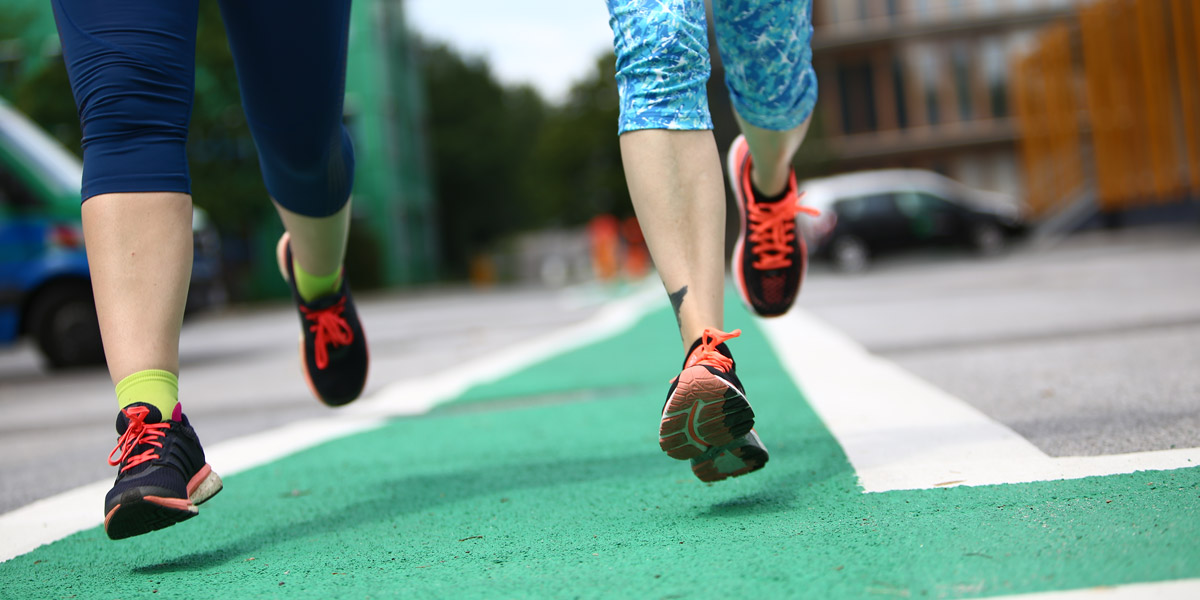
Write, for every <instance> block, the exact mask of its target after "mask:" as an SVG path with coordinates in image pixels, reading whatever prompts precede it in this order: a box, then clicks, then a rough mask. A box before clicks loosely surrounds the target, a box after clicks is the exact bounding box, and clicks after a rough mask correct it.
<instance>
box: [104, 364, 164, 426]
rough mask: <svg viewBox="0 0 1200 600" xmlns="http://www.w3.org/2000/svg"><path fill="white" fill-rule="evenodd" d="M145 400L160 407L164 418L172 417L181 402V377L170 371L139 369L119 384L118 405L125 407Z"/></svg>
mask: <svg viewBox="0 0 1200 600" xmlns="http://www.w3.org/2000/svg"><path fill="white" fill-rule="evenodd" d="M135 402H145V403H146V404H151V405H153V406H155V407H157V408H158V412H159V413H161V414H162V418H163V420H167V419H170V418H171V416H172V415H173V414H174V413H175V407H176V406H177V405H178V404H179V378H178V377H176V376H175V374H174V373H172V372H170V371H161V370H158V369H147V370H145V371H138V372H137V373H134V374H133V375H129V376H128V377H126V378H124V379H122V380H121V382H120V383H118V384H117V406H119V407H120V408H122V409H123V408H125V407H127V406H129V405H130V404H133V403H135Z"/></svg>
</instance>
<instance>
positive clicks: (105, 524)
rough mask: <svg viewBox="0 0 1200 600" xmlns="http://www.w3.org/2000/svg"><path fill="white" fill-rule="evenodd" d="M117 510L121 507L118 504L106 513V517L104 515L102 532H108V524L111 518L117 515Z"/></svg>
mask: <svg viewBox="0 0 1200 600" xmlns="http://www.w3.org/2000/svg"><path fill="white" fill-rule="evenodd" d="M118 508H121V505H120V504H118V505H116V506H114V507H112V510H110V511H108V514H107V515H104V530H105V531H107V530H108V522H109V521H111V520H112V518H113V515H115V514H117V509H118Z"/></svg>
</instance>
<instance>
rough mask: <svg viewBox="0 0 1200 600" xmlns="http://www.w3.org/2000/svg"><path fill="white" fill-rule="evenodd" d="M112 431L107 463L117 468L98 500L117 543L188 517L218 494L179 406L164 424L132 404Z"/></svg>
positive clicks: (151, 410) (152, 410)
mask: <svg viewBox="0 0 1200 600" xmlns="http://www.w3.org/2000/svg"><path fill="white" fill-rule="evenodd" d="M117 433H118V434H120V437H119V438H117V447H116V448H113V451H112V452H111V453H110V454H109V455H108V464H110V465H113V466H118V465H119V466H120V470H119V471H118V472H117V480H116V482H114V483H113V487H112V489H111V490H109V492H108V496H106V497H105V499H104V531H105V533H107V534H108V537H110V538H112V539H114V540H119V539H122V538H127V537H131V536H135V535H141V534H143V533H148V532H151V531H154V530H156V529H162V528H163V527H169V526H171V525H174V524H176V523H178V522H180V521H184V520H186V519H190V518H192V517H194V516H196V514H197V512H198V510H197V509H196V506H197V505H199V504H202V503H204V502H205V501H206V500H208V499H209V498H212V497H213V496H215V495H216V494H217V492H219V491H221V478H220V477H218V476H217V474H216V473H214V472H213V470H212V467H210V466H209V465H208V463H206V462H204V449H203V448H201V447H200V439H199V438H197V437H196V432H195V431H194V430H193V429H192V426H191V425H190V424H188V419H187V417H186V416H184V414H183V409H182V408H181V407H180V406H179V405H176V407H175V413H174V414H173V415H171V418H170V419H167V420H165V421H164V420H163V418H162V415H161V414H160V413H159V411H158V409H157V408H156V407H154V406H152V405H150V404H144V403H141V402H139V403H136V404H132V405H130V406H128V407H126V408H124V409H123V410H121V412H120V413H119V414H118V415H117ZM114 457H116V458H115V459H114Z"/></svg>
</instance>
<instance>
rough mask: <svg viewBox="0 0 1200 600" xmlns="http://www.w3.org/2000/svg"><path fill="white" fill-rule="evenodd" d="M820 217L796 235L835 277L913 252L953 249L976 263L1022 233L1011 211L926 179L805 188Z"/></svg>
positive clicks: (999, 199) (863, 179)
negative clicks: (976, 257) (968, 253)
mask: <svg viewBox="0 0 1200 600" xmlns="http://www.w3.org/2000/svg"><path fill="white" fill-rule="evenodd" d="M803 189H804V191H805V197H804V203H805V204H808V205H810V206H814V207H816V208H818V209H820V210H821V211H822V215H821V216H820V217H818V218H816V219H814V220H813V221H812V222H810V223H808V224H807V226H806V227H805V228H804V230H805V233H806V236H807V239H808V241H809V252H810V253H811V255H812V256H813V257H814V258H817V259H828V260H829V261H830V262H832V263H833V265H834V266H835V267H836V268H838V269H839V270H842V271H851V272H853V271H861V270H863V269H865V268H866V267H867V265H868V263H869V262H870V261H871V260H872V259H873V258H875V257H877V256H880V255H883V254H888V253H897V252H901V251H905V250H910V249H916V248H929V247H937V246H958V247H965V248H971V249H974V250H975V251H976V252H977V253H979V254H980V255H983V256H991V255H995V254H997V253H999V252H1000V251H1002V250H1003V249H1004V248H1005V247H1006V246H1007V245H1008V242H1009V241H1010V240H1011V239H1012V238H1013V237H1014V236H1017V235H1020V234H1021V233H1022V232H1023V230H1024V225H1023V222H1022V220H1021V218H1020V211H1019V208H1018V206H1017V203H1016V202H1015V201H1013V200H1012V199H1011V198H1009V197H1007V196H1005V195H1003V194H998V193H995V192H984V191H981V190H974V189H971V188H968V187H966V186H964V185H962V184H960V183H958V182H955V181H953V180H950V179H947V178H945V177H942V176H941V175H937V174H936V173H932V172H929V171H917V170H890V171H869V172H863V173H853V174H849V175H841V176H837V177H831V178H827V179H821V180H812V181H809V182H805V184H804V186H803Z"/></svg>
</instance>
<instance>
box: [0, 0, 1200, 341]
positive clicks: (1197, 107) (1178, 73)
mask: <svg viewBox="0 0 1200 600" xmlns="http://www.w3.org/2000/svg"><path fill="white" fill-rule="evenodd" d="M478 4H479V3H474V2H465V1H444V2H437V1H435V0H409V1H399V0H356V1H355V3H354V9H353V18H352V36H351V42H350V54H349V71H348V76H347V83H346V105H345V106H346V109H345V112H346V115H345V119H346V122H347V124H348V125H349V126H350V127H351V129H352V133H353V135H354V139H355V145H356V150H357V157H358V163H357V173H356V185H355V190H354V216H355V224H354V227H353V228H352V237H351V241H350V248H349V258H348V261H347V268H348V270H349V272H350V278H351V279H352V280H353V281H354V283H355V286H356V289H358V290H361V291H366V290H371V289H381V288H401V287H404V288H412V287H418V286H430V285H435V284H446V283H451V284H452V283H456V282H471V283H474V284H476V285H490V284H497V283H509V282H516V283H535V284H538V285H552V286H563V285H567V284H571V283H578V282H586V281H593V280H596V279H602V280H615V279H620V278H622V277H624V278H629V279H637V278H640V277H643V276H645V274H646V273H647V272H648V269H649V268H650V266H649V262H648V257H647V256H646V254H645V250H644V245H643V244H642V241H641V237H640V234H639V233H638V230H637V226H636V222H635V221H633V220H632V208H631V206H630V203H629V199H628V193H627V191H626V189H625V184H624V176H623V172H622V169H621V162H620V155H619V151H618V147H617V137H616V120H617V111H618V108H617V91H616V86H615V84H614V82H613V58H612V55H611V44H610V33H609V31H608V28H607V23H606V14H605V10H604V7H603V4H602V3H600V2H594V3H591V4H594V6H593V5H587V6H561V4H563V3H555V2H538V1H536V0H526V1H523V2H515V3H505V5H504V6H503V7H492V6H487V7H484V6H478ZM566 4H573V3H566ZM0 10H2V11H3V19H0V97H3V99H4V101H3V104H0V108H3V109H4V111H5V112H3V113H0V116H2V117H3V119H0V125H3V127H4V130H3V131H0V143H2V144H3V147H0V184H2V188H3V190H2V193H0V200H2V203H0V249H2V250H3V253H4V254H3V255H2V257H3V259H4V260H10V259H14V257H17V258H18V259H20V260H21V261H24V263H25V264H24V266H22V267H14V266H11V265H9V266H4V267H0V272H3V273H8V274H9V275H8V276H9V278H10V279H20V280H21V281H22V282H23V283H12V282H6V283H5V287H3V293H4V294H5V295H6V296H9V298H7V299H6V300H8V304H9V308H10V310H8V312H7V313H6V314H5V315H3V316H2V317H0V339H2V338H12V337H14V336H16V335H17V334H19V333H21V332H27V333H33V334H35V335H38V332H39V331H44V330H45V331H44V333H43V334H41V335H42V336H44V337H53V335H59V336H60V337H61V336H62V335H64V333H63V332H69V331H78V330H77V329H76V330H72V329H71V327H76V328H79V327H86V323H83V324H80V320H81V319H82V320H85V319H83V317H80V318H79V319H76V320H75V321H72V320H71V319H70V318H67V317H64V316H62V314H70V311H71V310H74V311H75V312H76V313H86V312H87V311H86V310H85V309H84V308H82V307H83V305H84V304H86V298H84V299H80V298H81V296H86V295H87V294H88V291H87V290H86V288H85V287H84V288H81V287H79V286H78V285H74V287H72V286H70V285H66V284H62V282H63V281H66V280H72V281H75V282H76V284H77V283H78V279H79V278H80V277H86V268H85V267H83V266H81V265H80V264H79V262H78V260H76V261H75V262H74V263H72V262H71V261H70V260H66V259H64V258H63V257H64V256H65V255H66V253H68V251H71V250H74V251H75V252H76V254H81V244H82V240H81V237H80V235H79V233H78V232H79V230H78V226H77V212H78V206H77V203H78V189H77V187H76V188H75V189H74V190H72V189H71V183H70V182H71V180H72V177H77V173H76V172H75V171H72V169H76V170H77V169H78V166H77V164H75V165H73V164H72V159H71V158H70V157H69V156H64V155H60V154H56V151H55V150H54V149H52V148H51V149H47V148H48V146H53V145H54V144H55V142H56V143H57V144H61V145H62V146H63V147H65V148H66V149H67V150H68V152H70V153H73V154H74V155H78V154H79V125H78V119H77V116H76V112H75V106H74V102H73V100H72V97H71V94H70V90H69V86H68V82H67V78H66V72H65V70H64V68H63V64H62V58H61V54H60V48H59V45H58V41H57V36H56V32H55V27H54V22H53V18H52V15H51V12H50V8H49V4H48V3H47V2H45V1H44V0H0ZM200 12H201V14H200V26H199V40H198V44H197V71H196V95H195V104H194V108H193V118H192V126H191V137H190V141H189V144H190V148H189V150H190V159H191V173H192V181H193V193H194V197H195V202H196V205H197V206H198V207H199V209H200V211H199V212H198V213H197V215H198V216H197V228H196V240H197V263H196V267H195V273H194V276H193V279H194V282H193V299H192V301H191V303H192V305H193V307H194V308H196V309H197V310H198V309H200V308H204V307H211V306H214V305H222V304H225V303H230V302H232V303H245V302H254V301H261V300H267V299H273V298H283V297H285V296H286V294H287V289H286V287H285V286H284V284H283V283H282V281H281V280H280V279H279V277H278V276H277V275H276V271H275V265H274V258H273V256H274V255H273V252H272V249H273V247H274V242H275V240H276V239H277V238H278V235H279V233H280V231H281V228H280V225H279V223H278V221H277V219H276V218H275V215H274V213H273V211H272V210H271V208H270V204H269V202H267V201H266V191H265V189H264V188H263V185H262V183H261V180H260V177H259V173H258V168H257V159H256V156H255V151H254V145H253V141H252V140H251V138H250V136H249V133H248V131H247V129H246V126H245V122H244V118H243V115H242V112H241V108H240V106H239V100H238V90H237V83H236V77H235V75H234V71H233V63H232V59H231V56H230V54H229V49H228V46H227V44H226V41H225V38H224V32H223V28H222V26H221V23H220V14H219V11H218V8H217V5H216V3H215V2H201V4H200ZM814 22H815V30H816V31H815V35H814V37H813V60H814V64H815V66H816V69H817V73H818V78H819V82H820V101H819V103H818V106H817V112H816V113H815V117H814V123H813V126H812V129H811V132H810V134H809V139H808V140H807V141H806V143H805V146H804V147H803V148H802V149H801V151H800V153H799V155H798V156H797V158H796V168H797V172H798V175H799V176H800V177H801V178H802V179H803V180H805V183H803V184H802V185H803V186H804V188H805V190H806V193H807V197H808V201H809V202H810V203H812V204H814V205H817V206H818V208H821V209H823V210H824V211H825V216H824V217H823V218H821V219H818V220H814V221H813V222H811V223H807V222H806V223H805V224H804V232H805V235H806V236H808V237H809V243H810V248H811V249H812V252H813V254H814V256H815V257H816V258H817V260H822V259H828V260H829V263H830V264H832V265H833V266H834V267H836V268H838V269H840V270H843V271H861V270H864V269H866V268H868V266H869V265H870V264H873V263H875V262H876V261H877V260H878V259H882V258H885V257H886V256H887V255H888V254H891V253H894V252H899V251H902V250H906V249H912V248H918V247H925V246H930V247H939V248H942V247H955V248H963V249H966V250H974V251H975V252H976V253H979V254H983V255H992V254H996V253H998V252H1000V251H1001V250H1003V249H1004V248H1006V247H1008V246H1009V245H1011V244H1026V245H1031V246H1036V245H1037V244H1038V243H1051V242H1052V241H1053V240H1056V239H1060V238H1061V237H1062V236H1065V235H1070V234H1072V233H1073V232H1078V231H1082V230H1088V229H1095V228H1119V227H1134V226H1139V225H1144V224H1155V223H1158V224H1161V223H1191V224H1192V225H1195V224H1197V223H1200V216H1198V215H1200V210H1198V208H1197V206H1198V203H1197V201H1196V197H1197V191H1198V190H1200V44H1198V41H1197V31H1200V5H1197V3H1195V2H1193V1H1192V0H814ZM712 45H713V46H714V47H715V42H714V43H713V44H712ZM716 58H717V57H715V56H714V75H713V78H712V80H711V81H710V98H711V101H712V110H713V113H714V120H715V123H716V135H717V138H718V145H719V147H720V148H721V149H722V152H723V151H724V149H725V148H727V147H728V144H729V142H730V141H731V140H732V138H733V137H734V136H735V135H736V128H735V127H734V124H733V120H732V114H731V112H730V108H729V102H728V98H727V96H726V94H725V91H724V84H723V82H722V68H721V64H720V61H719V60H717V59H716ZM26 119H28V120H27V121H26ZM38 136H44V137H45V138H46V139H45V140H44V141H38V140H36V139H35V138H37V137H38ZM47 156H52V158H47ZM55 173H57V175H56V174H55ZM64 173H65V175H64ZM72 173H74V174H72ZM76 181H77V179H76ZM735 225H736V224H735V223H733V222H731V223H730V235H731V236H732V235H733V227H734V226H735ZM5 238H7V241H6V240H5ZM31 240H32V242H31ZM29 243H33V244H34V245H36V246H38V248H41V251H43V252H57V253H58V254H57V256H58V259H56V261H51V262H55V263H56V264H55V265H54V266H47V265H46V264H44V263H45V262H46V261H42V262H41V263H39V266H37V267H36V269H37V270H39V275H38V276H36V277H35V276H33V275H29V271H30V270H31V269H34V267H31V266H29V264H30V263H31V262H36V261H34V259H33V258H31V257H30V254H29V253H30V252H34V251H33V250H29ZM22 244H24V245H22ZM22 248H24V249H22ZM22 253H24V254H22ZM21 269H24V270H21ZM54 269H59V271H58V272H54ZM81 269H82V270H81ZM18 271H20V273H18ZM18 275H19V277H18ZM71 278H74V279H71ZM35 279H37V280H40V283H39V284H38V285H40V286H44V285H46V284H47V282H49V281H51V280H55V281H59V283H60V284H62V285H60V286H59V288H60V289H57V290H55V291H54V293H53V294H51V293H50V292H48V291H46V288H44V287H42V288H38V289H34V287H33V285H34V284H33V283H31V282H33V281H34V280H35ZM18 288H20V289H18ZM37 294H45V295H43V296H40V300H39V302H36V303H35V302H33V300H32V298H35V297H38V296H37ZM18 296H20V298H23V299H20V300H19V301H18ZM50 300H54V302H50ZM72 300H74V302H75V306H73V307H72V306H71V301H72ZM35 304H36V305H41V306H48V305H53V306H54V309H55V311H58V312H60V313H62V314H59V315H57V318H56V319H51V318H50V316H48V315H40V316H39V315H37V314H29V313H30V311H31V310H32V309H31V308H29V307H31V306H34V305H35ZM47 311H50V309H48V308H47V309H44V310H43V312H47ZM33 312H37V311H33ZM39 319H40V320H39ZM50 321H54V322H55V323H57V324H56V325H55V324H52V323H50ZM64 323H65V324H64ZM55 327H57V328H58V334H54V333H53V332H49V331H48V330H47V328H55ZM47 343H51V344H52V342H45V343H42V347H43V350H44V351H45V350H46V344H47ZM70 346H71V347H70V348H61V349H59V350H58V351H59V354H60V355H59V356H58V358H57V359H52V362H54V361H55V360H57V361H58V362H59V363H61V364H64V365H65V364H69V363H70V362H71V361H72V360H78V359H79V358H78V357H76V358H72V357H71V356H69V354H70V352H71V351H75V352H77V353H83V352H84V350H81V349H79V348H78V347H77V346H78V344H71V345H70ZM51 351H53V349H51ZM51 353H52V352H51ZM63 353H66V354H67V355H64V354H63Z"/></svg>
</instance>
